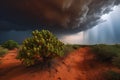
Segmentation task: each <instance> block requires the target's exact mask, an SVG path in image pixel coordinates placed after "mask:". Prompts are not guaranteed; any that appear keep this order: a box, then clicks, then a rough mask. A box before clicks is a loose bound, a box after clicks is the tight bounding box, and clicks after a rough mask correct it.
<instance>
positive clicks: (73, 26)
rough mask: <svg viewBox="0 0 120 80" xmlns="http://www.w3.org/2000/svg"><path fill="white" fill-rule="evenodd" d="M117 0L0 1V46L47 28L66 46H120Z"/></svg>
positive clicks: (118, 1)
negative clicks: (36, 30)
mask: <svg viewBox="0 0 120 80" xmlns="http://www.w3.org/2000/svg"><path fill="white" fill-rule="evenodd" d="M119 3H120V0H50V1H47V0H0V43H2V42H4V41H6V40H9V39H13V40H15V41H17V42H19V43H22V41H23V40H24V39H25V38H27V37H29V36H31V31H32V30H35V29H39V30H42V29H47V30H50V31H51V32H53V33H54V34H55V35H56V36H57V37H58V38H59V39H60V40H61V41H63V42H64V43H70V44H99V43H108V44H111V43H120V37H119V34H120V27H119V26H120V22H119V21H120V5H119Z"/></svg>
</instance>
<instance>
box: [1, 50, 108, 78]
mask: <svg viewBox="0 0 120 80" xmlns="http://www.w3.org/2000/svg"><path fill="white" fill-rule="evenodd" d="M16 55H17V50H12V51H9V52H8V54H6V55H5V56H4V57H3V58H2V59H1V61H2V63H1V64H0V80H102V79H101V78H100V77H97V76H98V75H99V73H100V72H101V71H104V70H105V69H106V67H101V65H100V66H99V65H97V67H95V66H94V65H96V64H97V63H96V64H95V63H94V61H91V60H92V59H93V55H92V54H91V53H90V50H89V48H80V49H78V50H76V51H74V52H72V53H70V54H69V55H67V56H66V57H65V58H62V59H59V60H57V62H56V64H57V65H55V66H54V68H50V69H43V70H42V69H41V68H40V65H37V67H31V68H26V67H25V66H24V65H22V64H21V62H20V61H19V60H17V59H16ZM89 62H90V63H89Z"/></svg>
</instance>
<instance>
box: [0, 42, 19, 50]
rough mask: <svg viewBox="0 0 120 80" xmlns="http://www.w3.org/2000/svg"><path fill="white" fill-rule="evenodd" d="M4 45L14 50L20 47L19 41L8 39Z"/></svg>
mask: <svg viewBox="0 0 120 80" xmlns="http://www.w3.org/2000/svg"><path fill="white" fill-rule="evenodd" d="M2 47H4V48H7V49H9V50H12V49H14V48H18V43H17V42H15V41H13V40H8V41H6V42H4V43H3V44H2Z"/></svg>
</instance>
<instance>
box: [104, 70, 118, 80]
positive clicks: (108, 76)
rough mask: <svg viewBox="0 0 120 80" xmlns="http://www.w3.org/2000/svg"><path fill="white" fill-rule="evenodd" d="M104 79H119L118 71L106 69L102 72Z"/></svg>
mask: <svg viewBox="0 0 120 80" xmlns="http://www.w3.org/2000/svg"><path fill="white" fill-rule="evenodd" d="M103 76H104V79H105V80H120V73H118V72H115V71H111V70H108V71H106V72H104V73H103Z"/></svg>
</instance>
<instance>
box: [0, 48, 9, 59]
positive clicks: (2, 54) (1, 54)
mask: <svg viewBox="0 0 120 80" xmlns="http://www.w3.org/2000/svg"><path fill="white" fill-rule="evenodd" d="M7 51H8V50H7V49H4V48H2V47H0V57H3V56H4V55H5V54H6V53H7Z"/></svg>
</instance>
